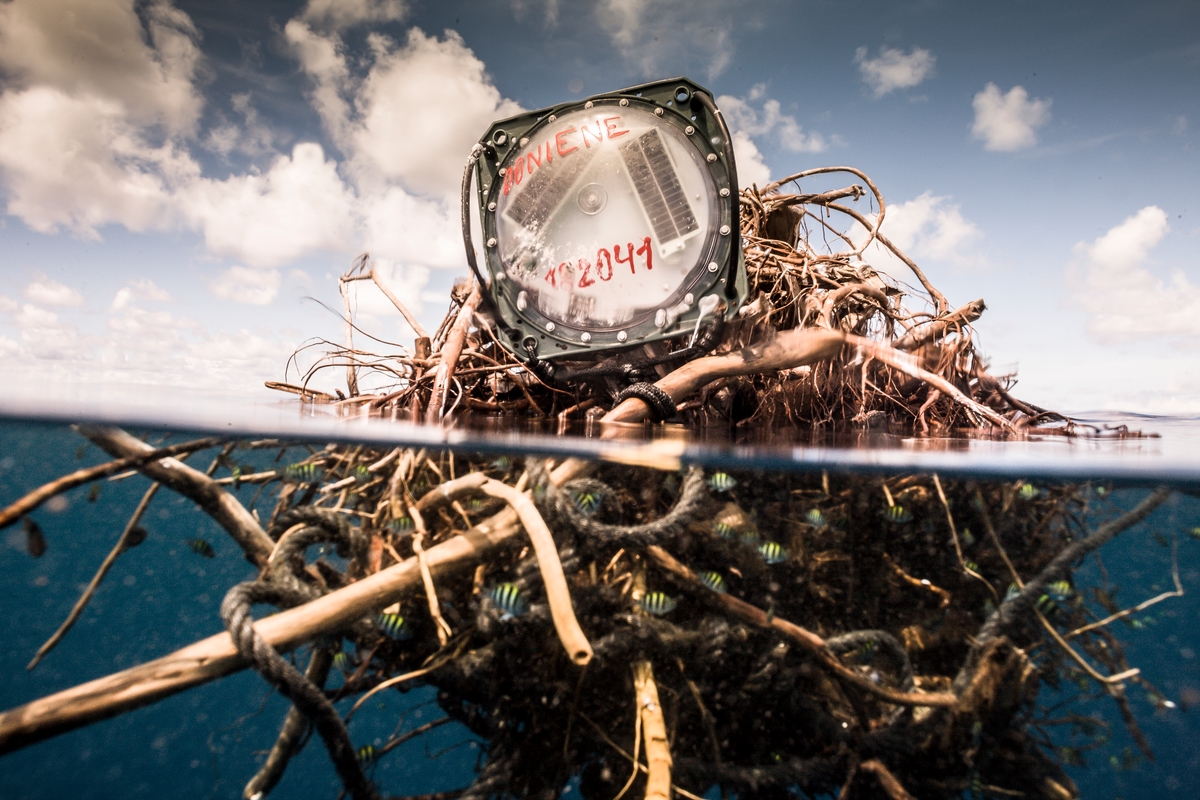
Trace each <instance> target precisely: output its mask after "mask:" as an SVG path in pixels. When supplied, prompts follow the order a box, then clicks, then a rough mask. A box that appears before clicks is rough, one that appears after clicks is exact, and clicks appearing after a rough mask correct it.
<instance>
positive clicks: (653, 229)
mask: <svg viewBox="0 0 1200 800" xmlns="http://www.w3.org/2000/svg"><path fill="white" fill-rule="evenodd" d="M505 165H506V169H505V174H504V177H503V178H502V180H503V184H502V186H501V189H500V191H499V195H498V199H497V209H496V229H497V237H498V244H499V252H500V257H501V260H502V261H503V264H504V268H505V271H506V273H507V275H508V277H509V278H511V279H512V280H513V281H515V282H516V283H518V284H519V285H520V287H521V288H522V289H523V290H524V292H525V297H524V300H523V302H525V303H528V304H531V305H533V306H534V307H535V308H536V309H537V310H538V311H540V312H541V313H542V314H543V315H545V316H546V317H547V318H548V319H550V320H554V321H555V322H558V323H562V324H565V325H568V326H571V327H577V328H587V329H592V330H599V329H612V328H617V327H623V326H626V325H629V324H632V323H635V322H638V321H640V320H642V319H644V318H645V317H646V316H648V315H653V314H654V312H655V311H656V310H657V309H659V308H664V307H668V306H672V305H675V304H677V303H678V302H679V301H680V299H681V298H682V297H683V296H684V295H685V294H686V293H687V291H688V289H689V288H690V287H691V286H692V285H693V284H694V283H695V282H696V279H697V277H698V275H699V274H700V271H702V270H704V269H705V268H706V266H707V262H706V258H707V255H708V253H709V252H710V250H711V247H712V240H713V231H712V227H713V223H714V222H715V220H716V218H717V217H716V213H717V212H716V209H717V194H716V188H715V186H714V184H713V180H712V176H711V175H710V174H709V170H708V167H707V164H705V163H704V156H703V154H702V153H701V152H700V151H699V150H697V149H696V148H695V147H693V146H692V145H691V144H690V143H689V142H688V141H687V136H686V135H685V134H684V133H683V132H682V131H680V130H679V129H678V128H676V127H675V126H674V125H671V124H668V123H666V122H664V121H663V120H661V119H659V118H658V117H656V116H655V115H654V114H652V113H649V112H648V111H643V110H640V109H636V108H629V107H618V106H611V105H609V106H597V107H594V108H591V109H587V110H582V111H575V112H571V113H569V114H565V115H563V116H562V117H560V118H559V119H557V120H555V121H553V122H551V123H549V124H547V125H542V126H540V127H539V128H537V129H536V130H535V131H534V132H533V133H532V134H531V135H530V137H529V138H528V141H526V142H525V144H524V145H523V146H522V147H520V148H519V149H518V150H517V151H516V152H515V154H513V155H512V156H510V157H509V159H508V160H507V161H506V162H505Z"/></svg>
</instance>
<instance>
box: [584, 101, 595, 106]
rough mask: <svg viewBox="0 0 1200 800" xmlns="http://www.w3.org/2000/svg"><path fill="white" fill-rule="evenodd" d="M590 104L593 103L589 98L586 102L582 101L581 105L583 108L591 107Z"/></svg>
mask: <svg viewBox="0 0 1200 800" xmlns="http://www.w3.org/2000/svg"><path fill="white" fill-rule="evenodd" d="M592 105H593V104H592V101H591V100H588V101H587V102H586V103H584V104H583V107H584V108H591V107H592Z"/></svg>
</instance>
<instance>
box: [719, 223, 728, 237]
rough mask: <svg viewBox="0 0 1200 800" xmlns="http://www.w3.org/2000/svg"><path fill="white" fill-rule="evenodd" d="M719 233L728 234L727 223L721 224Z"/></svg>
mask: <svg viewBox="0 0 1200 800" xmlns="http://www.w3.org/2000/svg"><path fill="white" fill-rule="evenodd" d="M721 235H722V236H728V235H729V226H728V225H722V226H721Z"/></svg>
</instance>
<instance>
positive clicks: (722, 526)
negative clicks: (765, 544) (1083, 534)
mask: <svg viewBox="0 0 1200 800" xmlns="http://www.w3.org/2000/svg"><path fill="white" fill-rule="evenodd" d="M1196 530H1197V531H1200V528H1197V529H1196ZM713 531H715V532H716V534H717V536H720V537H721V538H722V539H732V538H733V537H734V535H735V534H736V531H735V530H734V529H733V526H732V525H730V524H729V523H728V522H717V523H715V524H714V525H713ZM1196 538H1198V539H1200V535H1198V536H1197V537H1196Z"/></svg>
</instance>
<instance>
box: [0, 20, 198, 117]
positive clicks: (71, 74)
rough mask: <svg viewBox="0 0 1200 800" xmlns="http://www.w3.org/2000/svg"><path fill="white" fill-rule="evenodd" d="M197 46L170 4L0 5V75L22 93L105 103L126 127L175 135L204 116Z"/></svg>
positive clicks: (186, 23)
mask: <svg viewBox="0 0 1200 800" xmlns="http://www.w3.org/2000/svg"><path fill="white" fill-rule="evenodd" d="M139 11H140V12H141V14H142V15H143V17H144V20H145V21H144V22H143V21H142V20H141V19H139V18H138V12H139ZM198 40H199V34H198V33H197V31H196V28H195V26H194V25H193V24H192V21H191V19H190V18H189V17H188V16H187V15H186V14H185V13H183V12H182V11H180V10H178V9H176V8H173V7H172V6H171V5H170V4H169V3H167V2H149V3H138V2H136V0H13V1H12V2H8V3H3V4H0V68H2V69H3V70H4V71H5V72H8V73H10V74H11V75H13V76H14V77H15V79H16V85H17V86H19V87H21V88H29V87H33V86H42V87H46V88H52V89H55V90H58V91H59V92H63V93H65V94H69V95H72V96H76V97H93V98H107V99H108V100H110V101H112V102H115V103H117V104H118V105H119V106H120V107H121V109H122V110H123V111H124V113H125V114H127V115H128V118H129V119H131V120H133V121H135V122H138V123H141V124H162V125H164V126H166V128H167V129H168V130H170V131H190V130H191V129H192V128H193V127H194V126H195V124H196V121H197V119H198V118H199V116H200V111H201V108H202V106H203V102H204V101H203V98H202V97H201V95H200V93H199V92H198V91H197V90H196V87H195V85H194V78H195V74H196V70H197V67H198V65H199V63H200V58H201V55H200V49H199V47H198V45H197V42H198ZM11 85H13V84H11V83H10V86H11Z"/></svg>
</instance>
